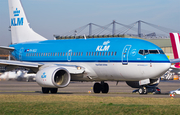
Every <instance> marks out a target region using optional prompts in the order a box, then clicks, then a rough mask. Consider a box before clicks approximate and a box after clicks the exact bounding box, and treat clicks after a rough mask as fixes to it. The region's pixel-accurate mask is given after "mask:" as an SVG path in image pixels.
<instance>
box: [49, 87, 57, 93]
mask: <svg viewBox="0 0 180 115" xmlns="http://www.w3.org/2000/svg"><path fill="white" fill-rule="evenodd" d="M57 91H58V88H51V89H50V92H51V93H57Z"/></svg>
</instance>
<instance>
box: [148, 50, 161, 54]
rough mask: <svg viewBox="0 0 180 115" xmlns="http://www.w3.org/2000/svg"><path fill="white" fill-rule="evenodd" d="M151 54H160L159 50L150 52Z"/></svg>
mask: <svg viewBox="0 0 180 115" xmlns="http://www.w3.org/2000/svg"><path fill="white" fill-rule="evenodd" d="M149 53H150V54H159V52H158V50H149Z"/></svg>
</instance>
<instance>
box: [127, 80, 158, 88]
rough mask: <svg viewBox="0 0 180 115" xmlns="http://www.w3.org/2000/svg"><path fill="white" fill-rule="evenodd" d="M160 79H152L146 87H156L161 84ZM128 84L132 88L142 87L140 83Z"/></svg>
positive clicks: (128, 82)
mask: <svg viewBox="0 0 180 115" xmlns="http://www.w3.org/2000/svg"><path fill="white" fill-rule="evenodd" d="M159 82H160V79H150V83H149V84H146V85H145V86H146V87H155V86H157V85H158V84H159ZM126 84H127V85H129V86H130V87H132V88H141V87H142V86H141V85H140V84H139V81H126Z"/></svg>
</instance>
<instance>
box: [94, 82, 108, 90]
mask: <svg viewBox="0 0 180 115" xmlns="http://www.w3.org/2000/svg"><path fill="white" fill-rule="evenodd" d="M93 91H94V93H100V92H102V93H108V91H109V85H108V84H107V83H104V81H101V83H95V84H94V86H93Z"/></svg>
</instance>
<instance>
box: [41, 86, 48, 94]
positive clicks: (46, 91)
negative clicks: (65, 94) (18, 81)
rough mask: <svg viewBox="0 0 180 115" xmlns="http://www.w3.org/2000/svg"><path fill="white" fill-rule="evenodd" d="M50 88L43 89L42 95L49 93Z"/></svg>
mask: <svg viewBox="0 0 180 115" xmlns="http://www.w3.org/2000/svg"><path fill="white" fill-rule="evenodd" d="M49 90H50V89H49V88H46V87H42V93H49Z"/></svg>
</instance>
